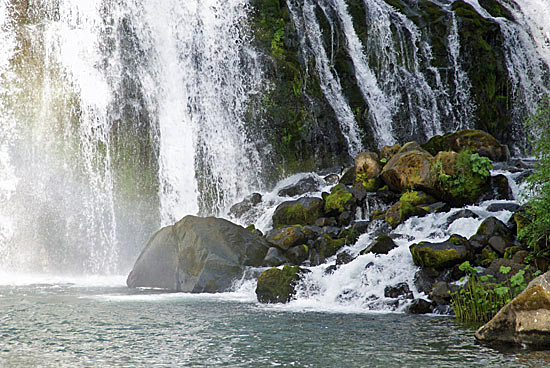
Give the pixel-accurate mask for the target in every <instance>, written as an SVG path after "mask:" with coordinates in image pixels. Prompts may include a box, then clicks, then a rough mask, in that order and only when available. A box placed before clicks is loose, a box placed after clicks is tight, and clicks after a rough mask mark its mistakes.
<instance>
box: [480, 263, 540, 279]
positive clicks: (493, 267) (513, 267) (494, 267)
mask: <svg viewBox="0 0 550 368" xmlns="http://www.w3.org/2000/svg"><path fill="white" fill-rule="evenodd" d="M502 266H504V267H510V272H508V273H506V274H503V273H502V272H500V268H501V267H502ZM524 269H525V264H523V263H516V262H514V261H513V260H511V259H507V258H497V259H494V260H493V261H492V262H491V264H490V265H489V267H487V269H485V271H484V272H483V274H484V275H492V276H493V278H494V281H495V282H497V283H500V282H504V281H506V280H508V279H509V278H510V277H511V276H513V275H515V274H516V273H518V272H519V271H520V270H524ZM530 275H531V272H530V271H529V270H527V271H526V273H525V278H526V279H529V278H530Z"/></svg>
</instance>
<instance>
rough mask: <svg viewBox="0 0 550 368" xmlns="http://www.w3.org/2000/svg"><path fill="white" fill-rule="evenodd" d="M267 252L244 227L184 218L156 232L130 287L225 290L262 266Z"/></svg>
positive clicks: (262, 242)
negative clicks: (249, 270) (251, 269)
mask: <svg viewBox="0 0 550 368" xmlns="http://www.w3.org/2000/svg"><path fill="white" fill-rule="evenodd" d="M268 249H269V244H268V243H267V241H265V240H264V239H262V238H261V237H260V236H258V235H257V234H253V233H251V232H250V231H248V230H246V229H245V228H243V227H242V226H239V225H235V224H233V223H231V222H229V221H227V220H224V219H219V218H214V217H206V218H202V217H195V216H186V217H184V218H183V219H181V220H180V221H179V222H177V223H176V224H174V225H172V226H167V227H165V228H162V229H160V230H159V231H157V232H156V233H155V234H153V236H152V237H151V238H150V239H149V241H148V242H147V244H146V246H145V248H144V249H143V251H142V252H141V254H140V256H139V258H138V259H137V261H136V263H135V265H134V268H133V270H132V272H130V275H128V279H127V281H126V283H127V285H128V286H129V287H153V288H162V289H167V290H171V291H183V292H193V293H200V292H212V293H213V292H219V291H224V290H227V289H229V288H230V287H231V285H232V283H233V282H234V281H235V280H237V279H240V278H241V277H242V275H243V272H244V268H245V267H246V266H255V267H257V266H260V265H261V264H262V262H263V260H264V258H265V256H266V253H267V251H268Z"/></svg>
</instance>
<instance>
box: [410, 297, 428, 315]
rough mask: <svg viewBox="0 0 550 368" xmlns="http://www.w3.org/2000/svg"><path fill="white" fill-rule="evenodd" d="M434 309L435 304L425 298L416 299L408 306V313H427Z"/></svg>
mask: <svg viewBox="0 0 550 368" xmlns="http://www.w3.org/2000/svg"><path fill="white" fill-rule="evenodd" d="M433 309H434V304H433V303H431V302H429V301H427V300H424V299H415V300H413V301H412V303H411V304H410V305H409V306H408V308H407V313H410V314H427V313H432V312H433Z"/></svg>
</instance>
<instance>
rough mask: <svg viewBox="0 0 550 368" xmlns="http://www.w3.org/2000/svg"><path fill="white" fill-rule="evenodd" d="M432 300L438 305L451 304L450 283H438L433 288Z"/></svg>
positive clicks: (430, 295) (431, 292)
mask: <svg viewBox="0 0 550 368" xmlns="http://www.w3.org/2000/svg"><path fill="white" fill-rule="evenodd" d="M429 297H430V299H431V300H432V301H433V302H434V303H436V304H437V305H446V304H450V302H451V287H450V285H449V283H447V282H444V281H438V282H436V283H435V284H434V285H433V286H432V290H431V291H430V294H429Z"/></svg>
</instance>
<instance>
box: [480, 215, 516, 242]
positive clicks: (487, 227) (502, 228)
mask: <svg viewBox="0 0 550 368" xmlns="http://www.w3.org/2000/svg"><path fill="white" fill-rule="evenodd" d="M476 235H486V236H488V237H491V236H495V235H500V236H502V237H505V238H509V237H510V236H513V234H512V233H511V231H510V229H509V228H508V226H506V224H505V223H504V222H502V221H500V220H499V219H497V218H496V217H488V218H486V219H485V220H483V222H482V223H481V225H479V227H478V228H477V232H476Z"/></svg>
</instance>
